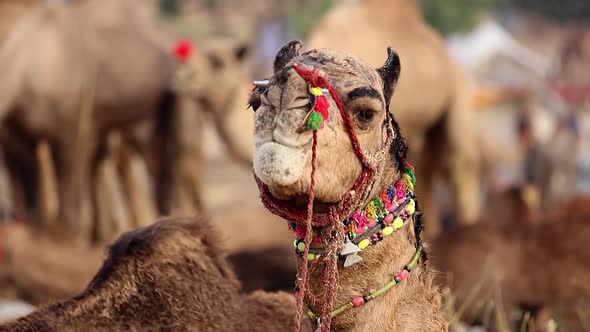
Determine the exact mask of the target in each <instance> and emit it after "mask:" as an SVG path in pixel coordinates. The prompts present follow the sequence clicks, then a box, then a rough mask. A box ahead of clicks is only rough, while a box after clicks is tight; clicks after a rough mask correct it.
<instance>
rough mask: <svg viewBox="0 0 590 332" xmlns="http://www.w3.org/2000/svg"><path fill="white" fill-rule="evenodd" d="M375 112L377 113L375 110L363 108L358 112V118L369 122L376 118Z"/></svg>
mask: <svg viewBox="0 0 590 332" xmlns="http://www.w3.org/2000/svg"><path fill="white" fill-rule="evenodd" d="M375 113H377V112H375V110H372V109H364V110H361V111H360V112H358V113H357V114H356V117H357V119H359V121H361V122H365V123H368V122H371V121H373V118H375Z"/></svg>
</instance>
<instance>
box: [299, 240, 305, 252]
mask: <svg viewBox="0 0 590 332" xmlns="http://www.w3.org/2000/svg"><path fill="white" fill-rule="evenodd" d="M297 250H299V251H303V250H305V242H303V241H301V242H299V243H298V244H297Z"/></svg>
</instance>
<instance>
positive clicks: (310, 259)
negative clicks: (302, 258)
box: [307, 253, 315, 261]
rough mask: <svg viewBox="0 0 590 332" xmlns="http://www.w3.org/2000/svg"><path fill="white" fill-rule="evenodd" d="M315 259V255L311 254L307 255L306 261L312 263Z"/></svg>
mask: <svg viewBox="0 0 590 332" xmlns="http://www.w3.org/2000/svg"><path fill="white" fill-rule="evenodd" d="M314 259H315V255H314V254H312V253H309V254H307V260H308V261H313V260H314Z"/></svg>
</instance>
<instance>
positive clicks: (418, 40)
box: [309, 0, 481, 239]
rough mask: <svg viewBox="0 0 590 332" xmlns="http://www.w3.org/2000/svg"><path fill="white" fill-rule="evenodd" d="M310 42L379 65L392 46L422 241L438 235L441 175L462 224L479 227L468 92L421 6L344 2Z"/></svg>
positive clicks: (405, 0)
mask: <svg viewBox="0 0 590 332" xmlns="http://www.w3.org/2000/svg"><path fill="white" fill-rule="evenodd" d="M309 44H310V45H311V47H326V48H335V49H341V50H346V51H349V52H351V53H353V54H355V55H357V56H359V57H360V58H362V59H364V60H365V61H367V62H368V63H370V64H371V65H374V66H377V65H380V64H381V63H382V59H381V50H382V49H384V48H385V47H387V46H389V45H395V47H396V50H397V51H398V52H399V54H400V58H401V61H402V66H403V67H404V72H403V74H402V77H403V79H402V80H401V81H400V84H399V86H397V88H396V93H395V96H394V97H393V98H392V101H391V112H392V113H393V114H395V115H396V118H397V120H398V121H399V123H400V126H401V127H402V128H403V129H404V131H405V133H406V136H407V139H408V144H409V146H410V156H411V158H410V159H411V160H412V161H413V163H414V164H415V165H416V176H417V177H418V178H419V179H420V185H419V186H418V193H417V195H418V197H420V202H421V204H422V207H423V209H424V212H425V218H426V224H427V225H428V226H427V227H425V236H426V238H427V239H428V238H434V237H435V236H436V235H437V234H438V233H440V224H439V216H438V212H437V210H436V204H435V202H433V197H432V191H433V188H432V185H433V182H434V181H435V177H437V176H440V177H441V178H442V179H444V180H445V182H446V184H447V185H448V186H449V188H450V189H451V191H452V192H453V193H454V196H455V199H454V203H455V211H456V213H457V216H456V217H457V220H458V221H459V222H460V223H471V222H474V221H476V220H477V217H478V215H479V210H480V204H481V202H480V190H479V175H478V172H479V171H478V170H479V166H478V163H479V161H478V160H479V156H478V145H477V139H476V133H475V132H474V129H473V128H474V127H475V126H474V124H475V118H474V117H475V114H474V109H473V107H472V105H471V92H470V89H469V86H468V83H467V81H466V77H464V74H463V73H462V72H461V70H460V69H459V67H458V65H457V64H455V63H454V62H453V60H452V59H451V57H450V54H449V52H448V51H447V48H446V46H445V44H444V41H443V38H442V37H441V36H440V35H439V34H438V33H437V32H436V31H435V30H434V29H433V28H431V27H430V26H429V25H428V24H427V23H426V22H425V21H424V18H423V17H422V14H421V13H420V8H419V4H418V1H417V0H361V1H358V2H356V3H354V4H351V3H349V2H346V3H342V4H340V5H337V6H336V7H334V8H333V9H332V10H331V11H329V12H328V13H327V14H326V16H325V17H323V18H322V19H321V20H320V22H319V23H318V24H317V27H316V29H315V30H314V31H313V32H312V34H311V36H310V37H309Z"/></svg>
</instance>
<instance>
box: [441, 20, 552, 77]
mask: <svg viewBox="0 0 590 332" xmlns="http://www.w3.org/2000/svg"><path fill="white" fill-rule="evenodd" d="M448 46H449V49H450V51H451V54H452V55H453V56H454V57H455V59H456V60H457V61H458V62H459V63H460V64H461V65H462V66H463V67H464V68H465V69H466V70H467V72H469V73H470V74H471V75H472V77H473V78H474V79H476V80H478V81H485V82H489V83H494V84H499V85H504V86H506V85H507V86H514V87H521V88H533V89H534V88H535V87H538V86H539V84H541V83H542V82H544V80H545V76H546V73H547V72H548V70H549V67H550V60H549V59H547V58H546V57H544V56H542V55H539V54H537V53H535V52H533V51H531V50H529V49H528V48H526V47H525V46H523V45H521V44H520V43H519V42H518V41H516V40H515V39H514V38H513V37H512V36H511V35H510V34H509V33H508V32H507V31H506V30H504V28H502V26H500V25H499V24H498V23H497V22H496V21H494V20H491V19H490V20H486V21H484V22H482V23H481V24H480V25H479V26H478V27H476V28H475V29H474V30H473V31H471V32H469V33H467V34H463V35H454V36H452V37H451V38H449V40H448Z"/></svg>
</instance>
